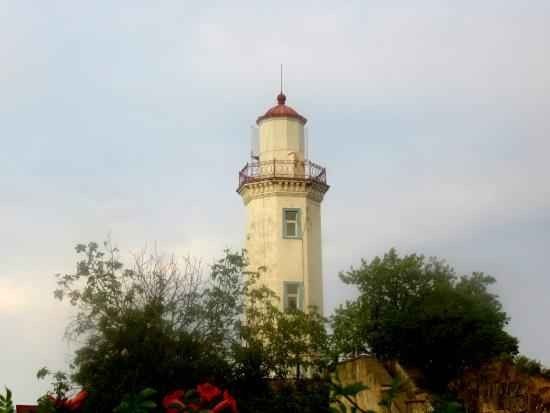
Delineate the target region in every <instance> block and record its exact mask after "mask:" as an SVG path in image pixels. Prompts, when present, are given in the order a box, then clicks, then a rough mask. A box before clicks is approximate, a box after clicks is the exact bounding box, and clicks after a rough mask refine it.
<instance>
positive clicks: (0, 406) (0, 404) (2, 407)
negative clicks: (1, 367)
mask: <svg viewBox="0 0 550 413" xmlns="http://www.w3.org/2000/svg"><path fill="white" fill-rule="evenodd" d="M5 389H6V394H5V395H2V394H0V413H14V412H15V408H14V406H13V400H12V393H11V390H10V389H8V388H7V387H6V388H5Z"/></svg>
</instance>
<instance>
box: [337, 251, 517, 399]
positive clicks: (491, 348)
mask: <svg viewBox="0 0 550 413" xmlns="http://www.w3.org/2000/svg"><path fill="white" fill-rule="evenodd" d="M340 277H341V279H342V280H343V281H344V282H345V283H347V284H352V285H356V286H357V287H358V289H359V292H360V296H359V298H358V299H357V300H356V301H354V302H351V303H348V304H347V305H346V306H344V307H341V308H340V309H339V310H338V311H337V312H336V315H335V316H334V317H333V320H332V321H333V328H334V335H335V336H336V337H338V340H336V341H335V342H336V344H337V345H338V343H340V348H339V349H338V348H337V350H341V351H342V352H346V353H349V352H350V351H352V352H353V351H357V344H358V341H357V340H355V341H354V342H353V343H352V344H353V345H352V347H351V348H350V346H345V345H341V343H345V338H346V337H348V336H349V335H350V331H347V330H348V329H349V326H350V325H352V326H353V327H352V328H351V329H350V330H351V331H353V334H358V337H359V338H360V339H361V348H360V350H359V351H370V352H372V353H374V355H376V356H377V357H379V358H381V359H397V360H399V361H400V362H401V363H403V364H405V365H410V366H414V367H418V368H420V369H422V370H423V371H424V373H425V374H426V377H427V379H428V383H427V384H428V385H429V386H430V387H431V388H432V389H436V390H442V389H444V388H445V385H446V383H448V381H449V380H450V379H451V378H453V377H455V376H456V375H458V374H459V373H460V372H461V371H462V370H463V369H465V368H467V367H469V366H475V365H479V364H480V363H482V362H483V361H485V360H489V359H491V358H492V357H495V356H498V355H500V354H502V353H507V354H515V353H516V352H517V340H516V339H515V338H514V337H511V336H510V335H509V334H508V333H507V332H506V331H505V330H504V329H505V327H506V325H507V323H508V318H507V316H506V313H505V312H504V311H503V309H502V306H501V304H500V302H499V301H498V298H497V296H495V295H494V294H492V293H491V292H490V291H489V288H490V286H491V285H492V284H493V283H494V281H495V280H494V279H493V278H492V277H489V276H487V275H485V274H483V273H473V274H472V275H470V276H462V277H457V276H456V274H455V272H454V270H453V269H452V268H451V267H449V266H448V265H446V264H445V263H444V262H443V261H441V260H438V259H436V258H430V259H426V258H424V257H423V256H421V255H415V254H412V255H407V256H404V257H400V256H398V254H397V252H396V251H395V250H394V249H391V250H390V251H389V252H388V253H386V254H385V255H384V256H383V257H382V258H380V257H376V258H374V259H373V260H372V261H371V262H367V261H365V260H363V261H362V262H361V266H360V267H359V268H351V269H350V270H349V271H347V272H344V273H341V274H340Z"/></svg>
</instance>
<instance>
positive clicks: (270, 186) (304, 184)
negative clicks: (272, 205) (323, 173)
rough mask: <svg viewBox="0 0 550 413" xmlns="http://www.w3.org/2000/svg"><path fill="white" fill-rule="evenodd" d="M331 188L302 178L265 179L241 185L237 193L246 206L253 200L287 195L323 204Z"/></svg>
mask: <svg viewBox="0 0 550 413" xmlns="http://www.w3.org/2000/svg"><path fill="white" fill-rule="evenodd" d="M328 189H329V186H328V185H327V184H323V183H320V182H316V181H313V180H311V179H302V178H265V179H258V180H255V181H254V182H249V183H246V184H244V185H241V186H240V187H239V189H237V192H238V193H239V195H241V197H242V198H243V202H244V204H245V205H248V203H249V202H250V201H251V200H252V199H257V198H262V197H267V196H274V195H285V196H296V197H304V196H305V197H306V198H308V199H311V200H312V201H315V202H319V203H320V202H321V201H322V200H323V198H324V196H325V193H326V192H327V191H328Z"/></svg>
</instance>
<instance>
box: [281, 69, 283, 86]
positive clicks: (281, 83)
mask: <svg viewBox="0 0 550 413" xmlns="http://www.w3.org/2000/svg"><path fill="white" fill-rule="evenodd" d="M281 93H283V64H282V63H281Z"/></svg>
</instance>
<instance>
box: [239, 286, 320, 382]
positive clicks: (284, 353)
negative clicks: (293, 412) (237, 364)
mask: <svg viewBox="0 0 550 413" xmlns="http://www.w3.org/2000/svg"><path fill="white" fill-rule="evenodd" d="M256 283H257V280H256V279H254V278H253V279H251V281H250V283H249V284H248V285H247V286H246V287H245V299H246V302H247V306H246V310H245V319H246V323H244V325H243V326H242V327H241V338H242V347H241V348H239V349H238V351H237V352H238V356H237V357H236V359H237V360H238V361H242V358H241V357H242V352H243V351H244V352H247V351H248V350H249V349H250V350H251V354H252V355H256V356H261V360H262V366H261V368H262V375H264V376H270V377H276V378H278V379H283V378H288V377H295V378H297V379H300V377H301V376H302V375H303V373H304V372H306V371H307V372H308V373H309V375H311V374H315V373H317V374H318V373H320V372H321V371H322V369H323V368H324V367H325V366H326V363H327V359H326V354H327V341H328V337H327V333H326V330H325V327H324V323H325V320H324V319H323V318H322V317H321V316H320V315H319V314H318V313H317V312H316V311H310V312H307V313H306V312H303V311H298V310H294V311H281V310H280V309H279V307H278V306H277V300H278V297H277V296H276V295H275V294H274V293H273V292H272V291H271V290H269V289H268V288H266V287H265V286H257V285H256Z"/></svg>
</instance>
